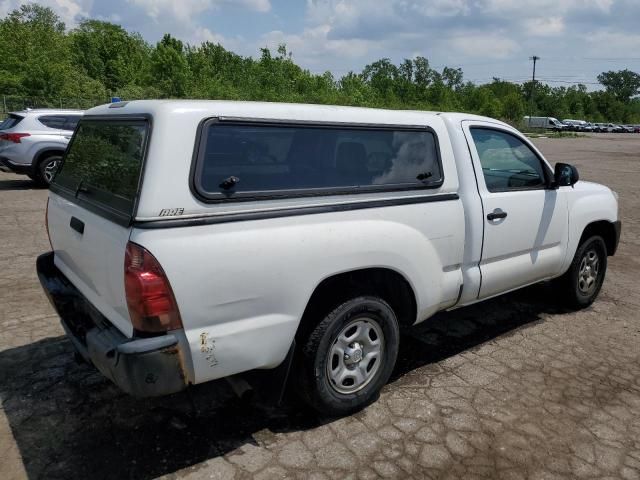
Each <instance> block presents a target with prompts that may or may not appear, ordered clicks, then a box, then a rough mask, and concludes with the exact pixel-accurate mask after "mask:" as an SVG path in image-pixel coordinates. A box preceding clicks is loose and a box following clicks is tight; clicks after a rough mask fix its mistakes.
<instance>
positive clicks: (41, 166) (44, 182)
mask: <svg viewBox="0 0 640 480" xmlns="http://www.w3.org/2000/svg"><path fill="white" fill-rule="evenodd" d="M61 162H62V155H60V154H57V153H56V154H52V155H48V156H46V157H44V158H43V159H42V160H40V162H39V163H38V172H37V176H36V178H35V181H36V183H38V184H39V185H40V186H42V187H48V186H49V185H51V182H52V181H53V177H55V175H56V172H57V171H58V168H60V163H61Z"/></svg>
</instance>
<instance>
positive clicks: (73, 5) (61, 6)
mask: <svg viewBox="0 0 640 480" xmlns="http://www.w3.org/2000/svg"><path fill="white" fill-rule="evenodd" d="M28 3H33V2H32V1H29V0H0V17H4V16H6V15H7V14H8V13H9V12H11V11H13V10H16V9H18V8H20V6H21V5H26V4H28ZM38 3H39V4H40V5H42V6H43V7H50V8H51V9H52V10H53V11H54V12H56V13H57V14H58V15H59V16H60V18H61V19H62V21H63V22H64V23H65V25H66V26H67V28H73V27H75V26H76V25H77V24H78V22H79V21H80V20H81V19H82V18H85V17H88V16H89V12H90V11H91V7H92V5H93V1H92V0H39V1H38Z"/></svg>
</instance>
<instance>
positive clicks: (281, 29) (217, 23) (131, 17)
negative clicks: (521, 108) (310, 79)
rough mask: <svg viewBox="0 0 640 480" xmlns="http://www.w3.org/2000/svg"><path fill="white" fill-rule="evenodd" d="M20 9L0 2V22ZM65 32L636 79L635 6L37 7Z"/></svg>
mask: <svg viewBox="0 0 640 480" xmlns="http://www.w3.org/2000/svg"><path fill="white" fill-rule="evenodd" d="M22 3H27V2H25V1H23V0H0V16H4V15H6V13H7V12H9V11H11V10H13V9H14V8H16V7H18V6H19V5H20V4H22ZM39 3H40V4H42V5H46V6H49V7H51V8H53V10H54V11H56V13H58V15H60V17H61V18H62V19H63V20H64V22H65V23H66V25H67V27H68V28H73V27H74V26H75V25H77V24H78V22H79V21H81V20H82V18H97V19H101V20H107V21H111V22H114V23H118V24H120V25H122V26H123V27H124V28H126V29H127V30H129V31H137V32H139V33H140V34H142V36H143V37H144V38H145V39H146V40H147V41H149V42H151V43H154V42H156V41H158V40H159V39H160V38H161V37H162V35H163V34H164V33H171V34H172V35H173V36H175V37H177V38H180V39H181V40H183V41H185V42H188V43H191V44H198V43H200V42H203V41H213V42H216V43H220V44H222V45H223V46H224V47H225V48H227V49H229V50H232V51H234V52H236V53H238V54H241V55H252V56H257V55H259V48H261V47H265V46H267V47H270V48H272V49H274V50H275V49H276V48H277V46H278V45H279V44H281V43H284V44H286V45H287V49H288V50H289V51H291V52H292V54H293V59H294V61H295V62H296V63H298V64H299V65H301V66H302V67H304V68H307V69H309V70H311V71H312V72H315V73H323V72H325V71H327V70H328V71H330V72H332V73H333V74H334V75H335V76H336V77H340V76H342V75H344V74H346V73H347V72H349V71H356V72H358V71H360V70H361V69H362V67H364V66H365V65H366V64H368V63H371V62H372V61H375V60H378V59H380V58H383V57H387V58H390V59H391V60H392V61H393V62H395V63H399V62H400V61H402V60H403V59H404V58H414V57H416V56H424V57H426V58H427V59H429V61H430V63H431V66H432V67H433V68H437V69H439V70H440V69H442V67H444V66H450V67H460V68H462V70H463V71H464V78H465V80H468V81H473V82H475V83H486V82H490V81H491V79H492V78H493V77H500V78H502V79H505V80H509V81H514V82H522V81H526V80H528V79H530V78H531V73H532V72H531V70H532V62H531V61H530V60H529V57H531V56H532V55H537V56H539V57H540V61H539V62H538V63H537V66H536V78H537V79H538V80H541V81H544V82H547V83H549V84H550V85H553V86H569V85H571V84H575V83H578V82H580V83H584V84H586V85H587V87H588V88H589V89H590V90H592V89H596V88H598V84H597V79H596V77H597V75H598V74H599V73H601V72H603V71H607V70H621V69H624V68H628V69H630V70H633V71H636V72H639V73H640V29H638V25H639V24H640V0H528V1H527V0H41V1H40V2H39Z"/></svg>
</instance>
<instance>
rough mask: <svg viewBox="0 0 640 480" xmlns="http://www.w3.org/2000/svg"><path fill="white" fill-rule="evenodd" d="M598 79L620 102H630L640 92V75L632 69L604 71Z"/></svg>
mask: <svg viewBox="0 0 640 480" xmlns="http://www.w3.org/2000/svg"><path fill="white" fill-rule="evenodd" d="M598 81H599V82H600V83H601V84H602V85H604V88H606V90H607V92H609V93H611V94H612V95H613V96H614V97H616V99H617V100H618V101H620V102H625V103H628V102H629V100H630V99H631V97H634V96H636V95H638V93H640V75H638V74H637V73H636V72H632V71H631V70H620V71H619V72H613V71H609V72H603V73H601V74H600V75H598Z"/></svg>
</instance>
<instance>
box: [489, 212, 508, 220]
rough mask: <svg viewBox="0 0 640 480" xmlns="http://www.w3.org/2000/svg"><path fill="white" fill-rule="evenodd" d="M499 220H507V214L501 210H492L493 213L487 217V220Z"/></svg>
mask: <svg viewBox="0 0 640 480" xmlns="http://www.w3.org/2000/svg"><path fill="white" fill-rule="evenodd" d="M501 218H507V212H503V211H502V210H494V211H493V212H491V213H489V214H488V215H487V220H489V221H491V220H498V219H501Z"/></svg>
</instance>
